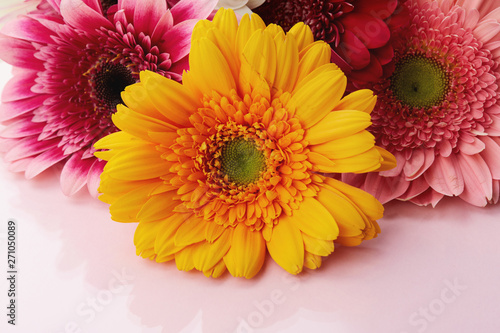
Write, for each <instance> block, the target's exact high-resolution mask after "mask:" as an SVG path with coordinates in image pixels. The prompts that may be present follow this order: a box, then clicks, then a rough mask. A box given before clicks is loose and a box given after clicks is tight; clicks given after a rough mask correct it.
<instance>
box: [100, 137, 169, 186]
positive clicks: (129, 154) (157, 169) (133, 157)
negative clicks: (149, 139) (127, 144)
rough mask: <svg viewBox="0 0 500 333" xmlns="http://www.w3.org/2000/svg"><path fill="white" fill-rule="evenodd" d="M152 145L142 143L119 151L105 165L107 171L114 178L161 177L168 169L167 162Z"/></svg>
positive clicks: (141, 178) (138, 178) (140, 178)
mask: <svg viewBox="0 0 500 333" xmlns="http://www.w3.org/2000/svg"><path fill="white" fill-rule="evenodd" d="M160 155H161V154H160V153H159V152H158V151H157V150H156V148H155V147H154V146H153V145H146V144H143V145H141V146H140V148H137V147H133V148H131V149H128V150H124V151H120V153H118V154H117V155H116V156H114V157H113V158H112V159H111V160H110V161H108V163H106V166H105V167H104V172H107V173H109V174H110V176H112V177H113V178H115V179H122V180H145V179H153V178H158V177H161V176H163V175H165V174H167V173H168V172H169V171H168V170H169V164H168V162H167V161H165V160H164V159H162V158H161V156H160Z"/></svg>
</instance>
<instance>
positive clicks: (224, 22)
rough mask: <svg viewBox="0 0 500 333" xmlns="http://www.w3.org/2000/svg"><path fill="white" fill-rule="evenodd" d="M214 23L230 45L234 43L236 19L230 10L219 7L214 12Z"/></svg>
mask: <svg viewBox="0 0 500 333" xmlns="http://www.w3.org/2000/svg"><path fill="white" fill-rule="evenodd" d="M213 23H214V25H215V26H216V27H217V28H218V29H219V30H220V31H221V32H222V33H223V34H224V36H226V38H227V39H228V41H229V44H230V45H235V43H236V33H237V31H238V20H237V18H236V15H235V14H234V12H233V11H232V10H228V9H225V8H221V9H219V10H218V11H217V13H215V16H214V19H213Z"/></svg>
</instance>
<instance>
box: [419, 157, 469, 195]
mask: <svg viewBox="0 0 500 333" xmlns="http://www.w3.org/2000/svg"><path fill="white" fill-rule="evenodd" d="M424 177H425V180H426V181H427V183H429V185H430V186H431V187H432V188H433V189H434V190H435V191H436V192H439V193H441V194H444V195H447V196H453V195H460V194H461V193H462V192H463V191H464V178H463V175H462V170H461V168H460V166H459V165H458V162H457V158H456V157H455V155H450V156H449V157H443V156H441V155H438V156H436V159H435V160H434V163H433V164H432V166H431V167H430V168H429V169H428V170H427V172H425V173H424Z"/></svg>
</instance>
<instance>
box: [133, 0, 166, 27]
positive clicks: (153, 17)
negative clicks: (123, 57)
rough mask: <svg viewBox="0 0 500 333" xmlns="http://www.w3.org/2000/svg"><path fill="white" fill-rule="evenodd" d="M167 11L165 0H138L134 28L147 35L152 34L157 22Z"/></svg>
mask: <svg viewBox="0 0 500 333" xmlns="http://www.w3.org/2000/svg"><path fill="white" fill-rule="evenodd" d="M166 11H167V3H166V2H165V0H141V1H137V2H136V6H135V12H134V28H135V30H136V31H142V32H144V33H145V34H147V35H152V33H153V31H154V29H155V27H156V24H157V22H158V21H159V20H160V19H161V17H162V16H163V13H165V12H166Z"/></svg>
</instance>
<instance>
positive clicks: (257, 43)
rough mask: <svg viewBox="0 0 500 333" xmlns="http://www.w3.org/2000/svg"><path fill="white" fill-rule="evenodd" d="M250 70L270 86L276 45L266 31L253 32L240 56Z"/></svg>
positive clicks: (273, 74)
mask: <svg viewBox="0 0 500 333" xmlns="http://www.w3.org/2000/svg"><path fill="white" fill-rule="evenodd" d="M240 59H241V61H242V62H243V61H244V60H246V61H247V63H248V64H249V65H250V67H251V69H252V70H254V71H256V72H257V73H259V74H260V75H261V76H262V77H264V79H265V80H266V82H267V83H268V84H269V85H270V86H272V85H273V83H274V78H275V75H276V45H275V44H274V39H273V37H272V36H271V35H270V34H269V33H268V32H266V31H262V30H258V31H256V32H254V33H253V34H252V35H251V36H250V38H249V40H248V42H247V43H246V45H245V47H244V48H243V52H242V53H241V56H240Z"/></svg>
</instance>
